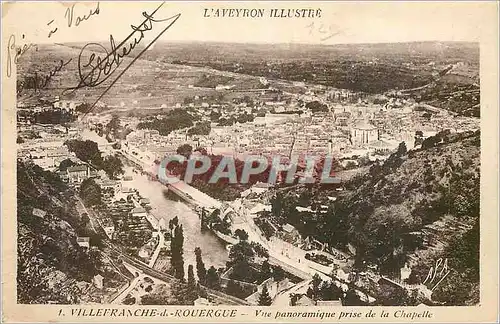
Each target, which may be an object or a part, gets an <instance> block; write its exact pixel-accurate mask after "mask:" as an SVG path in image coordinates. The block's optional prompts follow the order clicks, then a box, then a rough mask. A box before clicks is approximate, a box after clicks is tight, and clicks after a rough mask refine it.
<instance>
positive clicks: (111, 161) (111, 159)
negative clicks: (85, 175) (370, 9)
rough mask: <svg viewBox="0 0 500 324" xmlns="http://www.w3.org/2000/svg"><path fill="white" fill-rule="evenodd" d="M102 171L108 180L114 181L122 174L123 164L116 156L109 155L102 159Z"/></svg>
mask: <svg viewBox="0 0 500 324" xmlns="http://www.w3.org/2000/svg"><path fill="white" fill-rule="evenodd" d="M102 169H103V170H104V171H105V172H106V174H107V175H108V177H109V178H110V179H115V178H116V176H117V175H119V174H123V173H124V171H123V163H122V161H121V160H120V158H119V157H118V156H117V155H114V156H113V155H110V156H107V157H106V158H105V159H104V163H103V164H102Z"/></svg>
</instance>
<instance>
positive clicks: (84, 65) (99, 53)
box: [65, 2, 181, 113]
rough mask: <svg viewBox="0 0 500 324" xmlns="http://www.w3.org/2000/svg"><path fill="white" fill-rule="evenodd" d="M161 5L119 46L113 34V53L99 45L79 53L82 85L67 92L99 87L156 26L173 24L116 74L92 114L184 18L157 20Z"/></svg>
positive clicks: (88, 47)
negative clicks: (153, 47)
mask: <svg viewBox="0 0 500 324" xmlns="http://www.w3.org/2000/svg"><path fill="white" fill-rule="evenodd" d="M164 3H165V2H163V3H161V4H160V5H159V6H158V7H157V8H156V9H155V10H154V11H153V12H152V13H151V14H148V13H147V12H145V11H144V12H143V13H142V15H143V16H144V17H145V18H146V19H145V20H144V21H143V22H142V23H141V24H140V25H138V26H134V25H131V28H132V32H131V33H130V34H129V35H128V36H127V37H126V38H125V39H124V40H123V41H122V42H120V43H119V44H115V40H114V38H113V35H110V37H109V43H110V48H111V50H110V51H109V52H108V50H107V49H106V47H104V46H102V45H101V44H99V43H88V44H86V45H85V46H84V47H83V48H82V49H81V51H80V54H79V56H78V76H79V78H80V81H79V83H78V84H77V85H76V86H74V87H70V88H68V89H66V90H65V91H75V90H77V89H80V88H84V87H96V86H98V85H100V84H102V83H103V82H104V81H106V80H108V79H109V78H110V77H111V75H112V74H113V72H114V71H115V70H116V69H117V68H118V67H119V66H120V65H121V64H122V63H123V58H124V57H126V56H128V55H129V54H130V53H131V52H132V50H133V49H134V48H135V47H136V46H137V45H138V44H139V43H140V42H141V41H142V40H143V39H144V36H145V33H146V32H148V31H151V30H152V29H153V25H154V23H161V22H170V23H169V24H168V25H167V26H166V27H165V28H164V29H163V30H162V31H161V32H160V33H159V34H158V35H157V36H156V37H155V38H154V39H153V40H152V41H151V42H150V43H149V44H148V45H147V46H146V47H145V48H144V49H142V51H141V52H140V53H138V54H137V55H135V57H134V58H133V59H132V61H131V62H130V63H129V64H128V65H127V66H126V67H125V68H124V69H123V70H122V71H121V72H120V73H119V74H118V75H117V77H116V78H115V79H114V81H113V82H111V84H110V85H109V86H108V87H107V88H106V89H105V90H104V92H102V93H101V95H100V96H99V97H98V98H97V100H96V101H95V102H94V103H93V104H92V105H90V107H89V110H88V111H87V113H88V112H90V111H91V110H92V109H93V108H94V107H95V105H96V104H97V102H98V101H99V100H100V99H101V98H102V97H103V96H104V95H105V94H106V93H107V92H108V91H109V89H110V88H111V87H112V86H113V85H114V84H115V83H116V82H117V81H118V79H119V78H120V77H121V76H122V75H123V74H124V73H125V72H126V71H127V70H128V69H129V68H130V66H132V64H134V63H135V61H136V60H137V59H139V57H140V56H141V55H142V54H143V53H144V52H145V51H147V50H148V49H149V48H150V47H151V46H152V45H153V43H155V42H156V41H157V40H158V39H159V38H160V37H161V36H162V35H163V34H164V33H165V32H166V31H167V30H168V29H169V28H170V27H171V26H172V25H173V24H174V23H175V22H176V21H177V20H178V19H179V17H180V16H181V14H180V13H179V14H176V15H173V16H171V17H169V18H165V19H156V18H154V15H155V14H156V12H157V11H158V10H159V9H160V8H161V7H162V6H163V5H164Z"/></svg>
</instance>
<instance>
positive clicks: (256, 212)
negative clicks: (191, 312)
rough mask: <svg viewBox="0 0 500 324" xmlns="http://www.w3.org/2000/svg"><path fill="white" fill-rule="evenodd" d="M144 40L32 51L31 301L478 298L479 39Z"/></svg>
mask: <svg viewBox="0 0 500 324" xmlns="http://www.w3.org/2000/svg"><path fill="white" fill-rule="evenodd" d="M150 23H151V22H150ZM137 39H138V37H137ZM120 41H121V40H116V44H117V46H119V45H118V43H119V42H120ZM89 45H90V46H89ZM146 45H148V44H147V42H140V43H139V44H138V45H137V46H136V48H133V47H132V46H131V47H130V49H131V50H132V51H131V52H130V54H128V55H123V56H117V55H114V54H112V53H111V52H109V51H110V50H109V42H108V43H107V44H105V46H108V47H107V51H106V50H105V49H104V47H102V46H101V47H99V46H96V45H93V44H89V43H80V42H68V43H54V44H38V45H36V46H34V47H32V48H30V49H29V50H23V51H22V55H18V56H19V57H16V58H17V59H18V60H17V61H18V62H17V134H16V135H15V136H16V137H17V140H16V142H17V302H18V303H19V304H96V303H99V304H117V305H196V306H200V305H203V306H221V305H233V306H234V305H239V306H365V305H366V306H396V305H399V306H417V305H422V304H424V305H431V306H440V305H442V306H467V305H477V304H478V303H479V283H480V280H479V210H480V208H479V206H480V203H479V201H480V190H479V183H480V155H481V154H480V153H481V150H480V80H479V44H478V43H468V42H456V41H454V42H434V41H432V42H431V41H429V42H405V43H400V42H398V43H372V44H364V43H363V44H361V43H356V44H334V45H324V44H298V43H290V44H285V43H280V42H276V43H274V44H251V43H241V42H240V43H223V42H221V43H212V42H167V41H162V40H161V39H159V40H157V41H156V42H155V46H152V47H150V48H146ZM91 47H92V48H91ZM91 53H92V54H91ZM119 53H121V52H119ZM18 54H19V53H18ZM115 54H116V53H115ZM96 55H100V58H102V57H105V56H106V55H107V59H104V60H103V61H98V63H95V62H93V59H95V58H96V57H97V56H96ZM113 55H114V56H113ZM110 57H113V59H110ZM82 62H84V63H83V64H82ZM85 62H88V64H85ZM103 62H106V63H105V64H106V65H115V66H114V67H113V68H112V69H107V68H109V66H102V65H105V64H104V63H103ZM97 70H98V71H97ZM82 73H83V76H84V77H83V78H82ZM12 136H14V134H12ZM174 155H176V156H179V155H180V156H183V157H185V159H186V160H185V161H184V162H182V161H180V162H174V163H170V164H168V165H167V167H166V169H167V170H166V172H168V174H169V175H170V176H171V177H176V178H177V179H178V180H179V181H177V182H173V183H166V182H164V181H161V179H160V178H159V170H161V167H160V166H161V163H162V161H163V160H164V159H165V158H166V157H168V156H174ZM249 156H259V157H261V158H264V159H265V160H267V161H269V165H268V166H267V167H266V168H264V169H263V170H262V172H261V173H260V174H258V175H255V176H251V177H249V181H236V182H234V181H230V179H229V177H219V178H218V179H217V181H215V182H214V181H210V179H211V178H212V176H213V175H214V174H215V173H217V172H216V170H215V169H216V167H217V165H218V163H220V162H221V161H223V160H224V159H227V158H229V159H230V160H232V161H233V162H234V165H235V169H234V172H235V175H234V176H235V178H236V179H237V180H240V179H241V178H242V172H243V169H244V165H245V161H246V159H247V158H248V157H249ZM307 156H309V157H311V156H312V157H315V159H316V160H317V161H325V160H326V159H325V158H326V157H327V156H330V157H333V160H331V165H330V167H331V174H335V177H336V179H338V180H339V181H336V182H334V183H323V182H321V181H310V182H305V181H302V180H303V179H304V178H305V177H306V169H307V166H306V162H305V158H306V157H307ZM193 157H204V158H205V159H206V160H209V161H210V162H211V166H210V168H208V169H207V170H205V171H204V172H198V173H196V174H195V175H194V176H193V177H192V179H190V180H191V181H184V180H185V177H187V169H189V163H188V162H187V161H188V160H189V159H191V158H193ZM277 157H278V158H279V160H280V161H281V163H282V164H283V165H285V166H286V165H287V163H291V161H298V170H297V172H295V173H290V177H289V178H288V180H290V179H291V181H286V180H287V170H281V171H280V172H278V174H277V175H276V179H275V181H268V180H269V177H271V174H272V172H271V171H270V170H271V161H273V160H275V159H276V158H277ZM224 161H225V160H224ZM323 167H324V166H323ZM285 169H286V168H285ZM320 173H321V167H315V168H313V170H312V174H311V175H312V179H313V180H314V179H318V177H319V174H320Z"/></svg>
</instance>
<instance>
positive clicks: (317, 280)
mask: <svg viewBox="0 0 500 324" xmlns="http://www.w3.org/2000/svg"><path fill="white" fill-rule="evenodd" d="M322 281H323V280H321V277H320V276H319V274H317V273H315V274H314V276H313V278H312V282H311V283H312V287H311V292H312V298H314V299H317V298H318V296H319V287H320V285H321V282H322Z"/></svg>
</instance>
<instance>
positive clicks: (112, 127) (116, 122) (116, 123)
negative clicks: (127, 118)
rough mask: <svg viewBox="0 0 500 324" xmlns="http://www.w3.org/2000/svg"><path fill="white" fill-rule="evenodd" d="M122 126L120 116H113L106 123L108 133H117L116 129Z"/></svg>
mask: <svg viewBox="0 0 500 324" xmlns="http://www.w3.org/2000/svg"><path fill="white" fill-rule="evenodd" d="M119 128H120V118H119V117H118V116H113V117H112V118H111V120H110V121H109V123H108V124H107V125H106V129H107V131H108V133H111V134H113V135H115V134H116V131H118V129H119Z"/></svg>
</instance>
